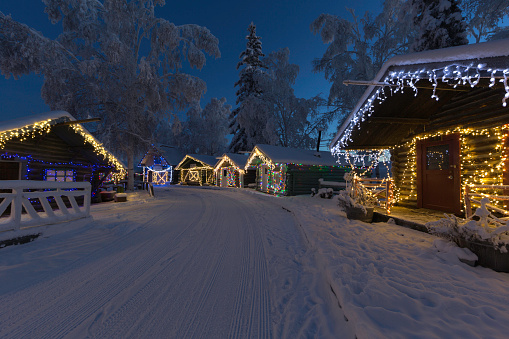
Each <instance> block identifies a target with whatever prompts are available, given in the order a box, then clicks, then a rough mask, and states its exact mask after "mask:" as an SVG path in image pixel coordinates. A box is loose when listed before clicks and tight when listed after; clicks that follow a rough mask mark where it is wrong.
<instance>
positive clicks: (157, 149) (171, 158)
mask: <svg viewBox="0 0 509 339" xmlns="http://www.w3.org/2000/svg"><path fill="white" fill-rule="evenodd" d="M183 156H184V154H183V153H182V152H180V151H179V150H178V149H177V148H175V147H172V146H168V145H164V144H157V145H151V146H150V147H149V149H148V151H147V153H145V155H144V156H143V158H142V159H141V161H140V163H139V164H138V166H152V165H154V158H155V157H163V159H164V160H165V161H166V163H167V164H168V165H169V166H176V165H177V164H178V163H179V162H180V161H181V160H182V158H183Z"/></svg>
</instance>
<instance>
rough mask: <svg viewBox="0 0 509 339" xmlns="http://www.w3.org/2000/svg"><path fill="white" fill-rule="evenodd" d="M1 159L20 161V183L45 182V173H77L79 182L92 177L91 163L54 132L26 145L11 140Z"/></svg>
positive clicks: (28, 141) (27, 141) (23, 142)
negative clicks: (55, 171) (15, 158)
mask: <svg viewBox="0 0 509 339" xmlns="http://www.w3.org/2000/svg"><path fill="white" fill-rule="evenodd" d="M0 155H1V157H0V159H1V158H5V159H6V160H8V159H9V158H10V157H15V156H17V157H19V158H18V159H19V161H20V162H21V163H22V171H21V172H22V173H21V179H28V180H44V174H45V173H44V172H45V169H68V170H74V171H75V178H76V181H90V178H91V177H92V174H93V173H92V167H91V163H90V160H88V159H86V158H85V157H84V156H83V155H81V153H80V152H79V151H78V150H77V149H73V148H71V147H69V146H68V145H67V144H66V143H65V142H63V141H62V139H60V138H59V137H58V136H57V135H55V134H54V133H52V132H50V133H48V134H46V135H44V136H39V137H36V138H34V139H28V140H25V141H19V140H16V139H13V140H10V141H8V142H7V143H6V145H5V147H4V149H2V150H0Z"/></svg>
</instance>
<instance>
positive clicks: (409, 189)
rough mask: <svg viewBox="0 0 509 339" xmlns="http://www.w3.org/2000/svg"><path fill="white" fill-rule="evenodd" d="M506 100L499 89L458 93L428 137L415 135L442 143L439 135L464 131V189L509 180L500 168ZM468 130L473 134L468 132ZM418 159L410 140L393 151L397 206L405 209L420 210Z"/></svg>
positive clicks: (508, 118) (431, 125)
mask: <svg viewBox="0 0 509 339" xmlns="http://www.w3.org/2000/svg"><path fill="white" fill-rule="evenodd" d="M502 96H503V95H502ZM502 96H501V91H500V90H499V89H488V88H475V89H473V90H472V91H469V92H467V93H464V92H461V93H458V94H456V95H455V96H454V97H453V98H452V99H451V100H450V101H449V102H448V103H447V104H445V105H443V106H442V107H441V108H440V109H439V110H438V111H437V112H436V113H435V114H433V115H432V116H431V120H430V123H429V124H428V125H427V126H426V132H425V133H418V134H416V135H415V136H417V137H424V136H429V135H435V136H434V137H433V138H434V139H438V140H439V139H440V135H439V134H449V133H452V130H454V129H455V128H461V129H464V130H463V131H461V132H460V134H461V137H460V147H461V151H460V163H461V168H460V173H461V174H460V175H461V186H462V187H463V186H464V185H465V184H487V185H490V184H503V183H504V182H507V180H508V177H507V174H505V173H506V172H504V171H503V168H504V166H500V165H502V162H503V157H504V154H503V149H504V148H503V147H500V146H501V144H500V143H501V135H503V133H507V131H503V130H502V129H501V127H502V126H503V125H505V124H508V123H509V108H508V107H503V106H502V103H501V98H502ZM467 128H468V129H471V131H468V130H465V129H467ZM446 131H450V132H446ZM497 133H498V134H499V135H497ZM506 152H507V149H506ZM506 155H507V154H506ZM415 156H416V154H415V143H412V139H411V138H410V137H409V138H407V139H405V140H403V141H402V142H401V143H400V144H399V146H398V147H396V148H395V149H394V150H393V151H392V158H391V160H392V176H393V178H394V183H395V187H396V198H397V201H398V202H397V204H398V205H401V206H408V207H417V182H416V159H415ZM486 174H487V175H486ZM504 176H505V179H504Z"/></svg>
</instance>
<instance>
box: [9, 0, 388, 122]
mask: <svg viewBox="0 0 509 339" xmlns="http://www.w3.org/2000/svg"><path fill="white" fill-rule="evenodd" d="M380 3H381V1H378V0H342V1H333V0H297V1H295V0H284V1H283V0H275V1H274V0H272V1H270V0H262V1H249V2H248V1H238V2H233V1H231V0H226V1H225V0H214V1H204V0H198V1H196V0H185V1H181V0H180V1H168V0H167V1H166V6H164V7H162V8H161V7H159V8H158V9H157V12H156V14H157V16H159V17H163V18H165V19H167V20H169V21H170V22H173V23H175V24H177V25H181V24H197V25H200V26H205V27H207V28H208V29H209V30H210V31H211V32H212V34H214V35H215V36H216V37H217V38H218V39H219V48H220V50H221V58H218V59H214V58H213V57H208V58H207V64H206V65H205V66H204V68H203V69H202V70H201V71H197V70H193V71H192V72H191V73H192V74H193V75H197V76H199V77H200V78H202V79H203V80H205V81H206V83H207V88H208V90H207V93H206V94H205V97H204V98H203V99H202V101H201V106H202V107H205V104H206V103H207V102H209V101H210V99H211V98H212V97H218V98H221V97H226V99H227V103H228V104H230V105H232V106H233V107H235V106H236V105H235V100H236V97H235V91H236V88H234V83H235V81H237V80H238V70H237V69H236V66H237V63H238V62H239V55H240V53H241V52H242V51H243V50H244V49H245V47H246V42H247V40H246V39H245V37H246V35H247V34H248V33H247V27H248V25H249V23H250V22H251V21H253V22H254V23H255V24H256V27H257V35H258V36H260V37H261V38H262V40H261V41H262V48H263V52H264V53H265V54H266V55H268V54H269V53H270V52H272V51H275V50H278V49H281V48H284V47H288V48H289V49H290V62H291V63H295V64H298V65H299V66H300V73H299V76H298V78H297V83H296V85H295V86H294V88H295V92H296V95H297V96H298V97H303V98H310V97H312V96H314V95H317V94H320V93H321V94H322V95H323V96H324V97H326V96H327V95H328V91H329V88H330V84H329V83H328V82H327V81H326V80H325V79H324V76H323V73H318V74H315V73H313V72H312V64H311V63H312V61H313V59H315V58H319V57H321V56H322V54H323V52H324V51H325V49H326V45H324V44H323V43H322V42H321V39H320V37H319V36H318V35H316V36H315V35H314V34H313V33H311V31H310V30H309V25H310V23H311V22H312V21H313V20H314V19H316V18H317V17H318V16H319V15H320V14H321V13H329V14H334V15H341V16H344V17H345V18H349V14H348V13H347V12H346V11H345V7H349V8H354V9H355V10H356V14H358V15H362V14H364V12H365V11H366V10H369V11H370V12H372V13H373V12H379V11H380ZM0 11H2V12H3V13H4V14H11V16H12V17H13V19H14V20H16V21H19V22H22V23H25V24H27V25H28V26H30V27H32V28H35V29H36V30H38V31H40V32H42V33H43V34H44V35H45V36H46V37H49V38H56V37H57V35H58V34H59V33H60V31H61V27H60V25H61V23H57V24H56V25H52V24H51V23H50V21H49V20H48V18H47V16H46V14H45V13H44V5H43V3H42V2H41V1H40V0H23V1H16V0H14V1H13V0H0ZM42 81H43V78H42V76H38V75H28V76H23V77H21V78H20V79H18V80H14V79H13V78H12V77H11V78H9V79H5V77H4V76H3V75H1V76H0V103H1V104H0V121H2V120H7V119H12V118H17V117H22V116H27V115H32V114H39V113H43V112H46V111H48V110H49V107H48V106H47V105H46V104H45V103H44V101H43V100H42V98H41V95H40V90H41V86H42Z"/></svg>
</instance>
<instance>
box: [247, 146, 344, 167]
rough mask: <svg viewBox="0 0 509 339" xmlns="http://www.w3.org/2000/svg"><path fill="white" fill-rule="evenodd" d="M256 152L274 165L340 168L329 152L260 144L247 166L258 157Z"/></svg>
mask: <svg viewBox="0 0 509 339" xmlns="http://www.w3.org/2000/svg"><path fill="white" fill-rule="evenodd" d="M256 150H258V151H259V152H261V153H262V154H263V155H264V156H265V157H267V158H268V159H269V160H270V161H272V162H273V163H280V164H282V163H286V164H299V165H316V166H338V165H339V164H338V163H337V160H336V158H334V157H333V156H332V154H331V153H330V152H329V151H320V152H316V151H312V150H306V149H298V148H289V147H281V146H272V145H265V144H258V145H256V146H255V147H254V149H253V152H251V156H250V157H249V161H248V163H247V164H246V166H249V165H250V164H251V161H252V160H253V158H254V157H255V155H256Z"/></svg>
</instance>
